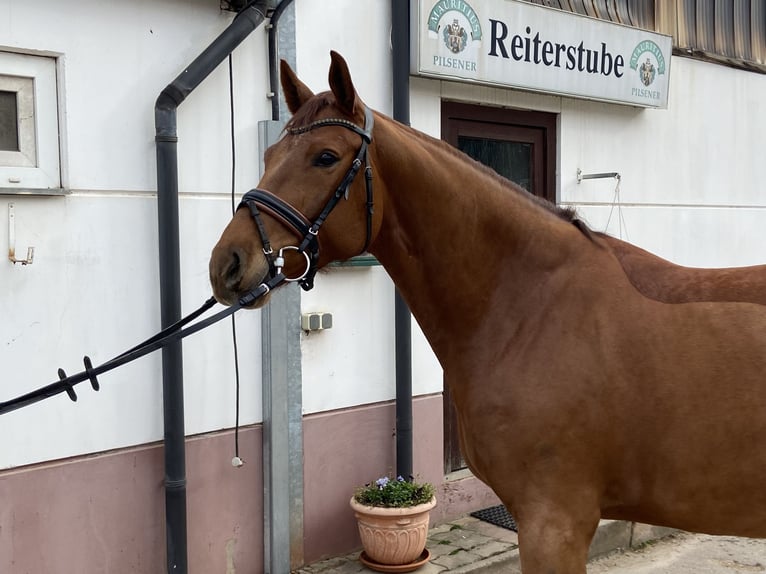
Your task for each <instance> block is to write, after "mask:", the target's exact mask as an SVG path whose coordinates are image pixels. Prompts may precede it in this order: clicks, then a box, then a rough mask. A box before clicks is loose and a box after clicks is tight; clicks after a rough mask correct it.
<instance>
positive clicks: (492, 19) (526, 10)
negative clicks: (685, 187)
mask: <svg viewBox="0 0 766 574" xmlns="http://www.w3.org/2000/svg"><path fill="white" fill-rule="evenodd" d="M412 6H413V17H412V31H413V46H414V49H413V50H412V58H413V59H412V65H411V71H412V73H413V74H415V75H419V76H427V77H433V78H444V79H452V80H458V81H468V82H475V83H478V84H489V85H493V86H504V87H511V88H519V89H522V90H532V91H535V92H543V93H546V94H558V95H563V96H573V97H577V98H588V99H592V100H601V101H607V102H614V103H619V104H629V105H634V106H643V107H649V108H667V107H668V87H669V76H670V55H671V53H672V48H673V44H672V38H671V37H670V36H665V35H663V34H657V33H654V32H647V31H645V30H640V29H638V28H631V27H629V26H622V25H620V24H614V23H611V22H605V21H603V20H598V19H595V18H590V17H587V16H582V15H579V14H573V13H570V12H564V11H561V10H555V9H553V8H545V7H543V6H537V5H533V4H528V3H525V2H519V1H516V0H471V1H470V2H466V1H464V0H418V1H417V2H413V3H412Z"/></svg>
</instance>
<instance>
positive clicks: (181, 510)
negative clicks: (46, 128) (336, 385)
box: [154, 0, 268, 574]
mask: <svg viewBox="0 0 766 574" xmlns="http://www.w3.org/2000/svg"><path fill="white" fill-rule="evenodd" d="M267 4H268V3H267V1H266V0H263V1H258V2H253V3H251V4H249V5H248V6H247V7H246V8H245V9H244V10H242V11H241V12H240V13H239V14H237V15H236V16H235V17H234V20H232V22H231V24H229V26H228V28H226V29H225V30H224V31H223V32H222V33H221V34H220V35H219V36H218V37H217V38H216V39H215V40H214V41H213V42H212V43H211V44H210V46H208V47H207V48H206V49H205V51H203V52H202V53H201V54H200V55H199V56H198V57H197V58H196V59H195V60H194V61H193V62H192V63H191V64H189V66H188V67H187V68H186V69H185V70H184V71H183V72H182V73H181V74H180V75H179V76H178V77H177V78H176V79H175V80H173V82H172V83H170V84H168V86H167V87H166V88H165V89H164V90H162V92H161V93H160V95H159V96H158V98H157V102H156V104H155V106H154V123H155V129H156V136H155V142H156V148H157V217H158V225H159V265H160V311H161V321H162V327H163V328H164V327H166V326H168V325H170V324H172V323H174V322H176V321H177V320H178V319H180V317H181V264H180V247H179V222H178V150H177V143H178V136H177V132H176V110H177V108H178V106H180V105H181V103H183V101H184V100H185V99H186V97H187V96H188V95H189V94H190V93H191V92H192V91H193V90H194V89H195V88H196V87H197V86H198V85H199V84H200V83H202V81H203V80H204V79H205V78H207V76H208V75H209V74H210V72H212V71H213V70H214V69H215V68H216V67H217V66H218V64H220V63H221V62H222V61H223V60H224V59H225V58H226V57H227V56H228V55H229V54H230V53H231V52H232V51H234V49H235V48H236V47H237V46H238V45H239V44H240V43H241V42H242V41H243V40H244V39H245V38H246V37H247V36H248V35H249V34H250V33H251V32H252V31H253V30H255V29H256V28H257V27H258V26H259V25H260V24H261V23H262V22H263V21H264V20H265V18H266V10H267ZM162 399H163V418H164V451H165V533H166V548H167V571H168V573H173V574H176V573H178V574H186V572H187V548H186V451H185V435H186V431H185V428H184V394H183V355H182V351H181V342H180V341H179V342H177V343H174V344H172V345H169V346H167V347H165V348H163V350H162Z"/></svg>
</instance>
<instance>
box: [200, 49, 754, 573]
mask: <svg viewBox="0 0 766 574" xmlns="http://www.w3.org/2000/svg"><path fill="white" fill-rule="evenodd" d="M281 72H282V87H283V90H284V93H285V97H286V100H287V104H288V106H289V109H290V111H291V112H292V114H293V117H292V119H291V121H290V122H289V123H288V125H287V127H286V129H285V134H284V137H283V138H282V139H281V140H280V141H279V142H278V143H276V144H275V145H274V146H272V147H271V148H269V149H268V150H267V151H266V155H265V162H266V171H265V173H264V176H263V178H262V180H261V182H260V184H259V187H260V188H261V189H260V190H258V191H256V192H249V193H248V194H246V196H245V198H244V199H243V204H242V205H241V206H240V207H242V208H241V209H239V210H238V211H237V213H236V214H235V216H234V218H233V219H232V221H231V222H230V223H229V225H228V227H227V228H226V229H225V231H224V232H223V235H222V237H221V239H220V241H219V242H218V244H217V245H216V247H215V248H214V250H213V253H212V257H211V260H210V279H211V282H212V284H213V289H214V292H215V296H216V297H217V299H218V300H219V301H221V302H222V303H225V304H231V303H233V302H234V301H236V300H237V297H238V296H239V295H240V294H242V293H244V292H246V291H247V290H248V289H250V288H252V287H254V286H256V285H258V284H259V283H261V282H262V281H264V279H265V278H266V277H268V276H269V274H270V273H271V274H273V272H274V271H273V269H274V261H273V258H274V256H273V255H268V256H266V255H264V248H263V245H264V243H266V244H267V245H268V246H269V247H270V248H271V249H277V248H279V247H284V246H293V245H296V237H297V243H300V246H299V247H300V249H299V250H296V249H295V248H294V247H293V248H292V250H291V251H285V252H284V254H285V255H286V262H285V266H284V271H285V273H286V274H287V275H302V274H303V273H304V271H305V269H304V268H305V267H312V268H314V267H322V266H323V265H326V264H327V263H329V262H331V261H333V260H341V259H347V258H349V257H352V256H354V255H356V254H358V253H359V252H360V251H363V250H365V249H366V250H368V251H369V252H370V253H372V254H374V255H375V256H376V257H377V258H378V260H379V261H380V262H381V263H382V264H383V266H384V267H385V268H386V270H387V271H388V273H389V274H390V276H391V277H392V278H393V280H394V282H395V283H396V285H397V287H398V288H399V290H400V292H401V293H402V295H403V297H404V298H405V300H406V301H407V303H408V304H409V306H410V308H411V310H412V313H413V314H414V316H415V317H416V319H417V321H418V323H419V324H420V326H421V328H422V329H423V332H424V333H425V335H426V337H427V339H428V341H429V343H430V344H431V347H432V348H433V350H434V352H435V353H436V356H437V357H438V359H439V361H440V363H441V365H442V367H443V369H444V378H445V384H446V385H448V386H449V389H450V392H451V395H452V397H454V401H455V407H456V410H457V415H458V421H459V429H460V439H461V446H462V451H463V454H464V456H465V459H466V461H467V462H468V465H469V467H470V468H471V470H472V471H473V473H474V474H475V475H476V476H478V477H479V478H480V479H481V480H483V481H484V482H486V483H487V484H488V485H490V486H491V487H492V489H493V490H494V491H495V492H496V493H497V495H498V496H499V497H500V499H501V500H502V501H503V502H504V503H505V505H506V506H507V507H508V508H509V510H510V511H511V512H512V514H513V516H514V517H515V518H516V520H517V522H518V525H519V543H520V553H521V564H522V569H523V571H524V572H525V573H527V574H531V573H538V572H540V573H542V572H545V573H548V572H558V573H567V574H571V573H583V572H585V568H586V567H585V564H586V558H587V554H588V547H589V544H590V541H591V538H592V536H593V533H594V531H595V529H596V527H597V525H598V521H599V519H600V518H601V517H606V518H614V519H623V520H635V521H640V522H647V523H652V524H659V525H666V526H671V527H676V528H680V529H684V530H691V531H699V532H707V533H714V534H716V533H718V534H724V533H725V534H733V535H739V536H750V537H766V486H765V484H766V482H765V481H766V384H765V383H764V375H766V306H763V305H764V303H766V289H764V287H766V267H763V266H761V267H755V268H740V269H734V270H694V269H688V268H681V267H677V266H675V265H672V264H671V263H669V262H667V261H664V260H662V259H659V258H657V257H654V256H653V255H651V254H649V253H647V252H645V251H642V250H640V249H638V248H635V247H631V246H629V245H628V244H626V243H623V242H621V241H619V240H617V239H614V238H609V237H607V236H604V235H602V234H598V233H595V232H592V231H590V230H589V229H588V228H587V227H586V226H585V225H584V224H583V223H581V222H580V221H578V220H577V219H576V218H575V217H574V215H573V213H572V212H571V211H570V210H566V209H562V208H560V207H557V206H555V205H552V204H548V203H544V202H542V201H539V200H536V199H535V198H534V197H532V196H530V195H529V194H527V193H525V192H524V191H522V190H521V188H519V187H518V186H516V185H514V184H512V183H510V182H509V181H507V180H505V179H503V178H501V177H499V176H498V175H496V174H495V173H494V172H492V171H491V170H489V169H487V168H485V167H483V166H481V165H480V164H478V163H476V162H474V161H473V160H471V159H469V158H468V157H466V156H464V155H463V154H461V153H460V152H459V151H457V150H455V149H454V148H452V147H450V146H449V145H447V144H446V143H444V142H442V141H439V140H436V139H433V138H431V137H428V136H426V135H424V134H421V133H419V132H417V131H415V130H413V129H411V128H409V127H406V126H403V125H401V124H399V123H397V122H395V121H393V120H392V119H390V118H388V117H386V116H384V115H382V114H379V113H372V112H370V111H369V109H368V108H367V107H366V106H365V105H364V103H362V101H361V100H360V99H359V97H358V95H357V93H356V91H355V89H354V85H353V83H352V81H351V77H350V74H349V71H348V68H347V66H346V63H345V61H344V60H343V59H342V58H341V57H340V56H339V55H338V54H335V53H333V54H332V63H331V66H330V75H329V83H330V90H331V91H329V92H325V93H320V94H317V95H314V94H313V93H312V92H311V91H310V90H309V88H308V87H307V86H306V85H305V84H303V83H302V82H301V81H300V80H299V79H298V78H297V77H296V75H295V74H294V72H293V71H292V70H291V69H290V68H289V67H288V66H287V65H286V64H285V63H284V62H283V63H282V70H281ZM373 124H374V127H373ZM364 164H367V165H368V166H369V168H370V169H371V171H372V173H373V179H372V186H371V187H372V188H373V190H374V210H372V209H371V208H370V206H369V203H371V198H370V197H368V193H369V192H370V191H371V190H370V189H369V187H370V186H369V185H368V182H367V181H366V178H365V177H364V175H362V174H363V173H364V170H363V169H362V168H363V166H364ZM357 171H358V172H359V173H360V175H359V176H358V177H356V174H357ZM339 182H340V184H339ZM344 185H345V187H344ZM264 190H268V191H264ZM346 193H347V194H348V195H347V196H346V200H344V199H343V196H344V194H346ZM244 207H248V208H249V209H245V208H244ZM303 214H305V216H304V215H303ZM308 218H313V219H308ZM325 219H326V223H325ZM312 222H313V229H311V230H310V231H307V230H308V229H309V226H311V225H312ZM320 227H321V229H320ZM266 251H270V249H266ZM309 253H311V254H312V255H309ZM309 282H310V281H309Z"/></svg>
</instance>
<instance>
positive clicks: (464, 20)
mask: <svg viewBox="0 0 766 574" xmlns="http://www.w3.org/2000/svg"><path fill="white" fill-rule="evenodd" d="M428 31H429V35H430V36H432V37H437V38H441V40H442V42H444V45H445V46H446V47H447V49H448V50H449V51H450V52H451V53H452V54H459V53H460V52H462V51H463V50H465V48H466V46H468V45H470V44H471V43H472V42H480V41H481V24H480V23H479V17H478V16H477V15H476V12H474V10H473V8H471V6H470V5H469V4H468V2H463V0H441V1H440V2H437V3H436V4H434V7H433V8H431V12H430V13H429V14H428Z"/></svg>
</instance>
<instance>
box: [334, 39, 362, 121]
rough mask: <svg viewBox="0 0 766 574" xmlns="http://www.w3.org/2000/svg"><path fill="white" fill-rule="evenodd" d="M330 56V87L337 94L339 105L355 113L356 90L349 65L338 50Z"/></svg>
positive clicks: (349, 112) (346, 110) (352, 113)
mask: <svg viewBox="0 0 766 574" xmlns="http://www.w3.org/2000/svg"><path fill="white" fill-rule="evenodd" d="M330 58H331V59H332V62H331V64H330V78H329V81H330V89H331V90H332V93H333V95H334V96H335V101H336V102H337V104H338V106H339V107H340V108H341V109H343V111H345V112H346V113H347V114H348V115H350V116H352V115H354V105H355V104H356V90H355V89H354V84H353V83H352V82H351V74H350V73H349V71H348V65H347V64H346V60H344V59H343V56H341V55H340V54H338V52H335V51H331V52H330Z"/></svg>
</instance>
